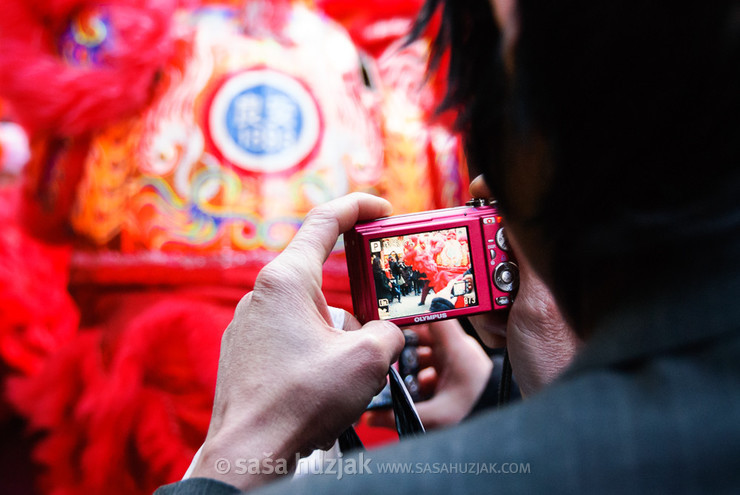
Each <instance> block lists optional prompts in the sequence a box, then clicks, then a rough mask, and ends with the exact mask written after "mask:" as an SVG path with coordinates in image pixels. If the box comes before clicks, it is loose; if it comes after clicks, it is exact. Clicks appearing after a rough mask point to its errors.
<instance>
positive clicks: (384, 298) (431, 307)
mask: <svg viewBox="0 0 740 495" xmlns="http://www.w3.org/2000/svg"><path fill="white" fill-rule="evenodd" d="M370 256H371V258H372V260H371V261H372V267H373V280H374V282H375V294H376V296H377V301H378V316H379V318H380V319H381V320H387V319H389V318H400V317H405V316H414V315H420V314H425V313H437V312H440V311H449V310H451V309H459V308H468V307H471V306H477V305H478V297H477V294H476V291H475V280H474V275H473V266H472V261H471V256H470V246H469V243H468V229H467V227H457V228H452V229H442V230H432V231H429V232H420V233H416V234H409V235H402V236H393V237H382V238H380V239H373V240H371V241H370Z"/></svg>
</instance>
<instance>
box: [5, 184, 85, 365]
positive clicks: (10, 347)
mask: <svg viewBox="0 0 740 495" xmlns="http://www.w3.org/2000/svg"><path fill="white" fill-rule="evenodd" d="M19 195H20V194H19V190H18V189H17V188H9V187H4V188H0V212H2V213H0V358H2V359H3V360H4V361H5V363H6V364H7V365H8V366H9V367H10V368H11V369H13V370H15V371H19V372H22V373H26V374H33V373H35V372H37V371H38V370H39V369H40V367H41V366H42V364H43V362H44V360H45V359H46V357H47V355H48V354H49V353H51V352H53V351H54V350H56V348H57V347H59V346H60V345H61V344H62V343H64V342H66V341H68V340H70V339H71V338H72V336H73V335H74V333H75V332H76V330H77V326H78V321H79V314H78V311H77V308H76V307H75V305H74V302H73V301H72V299H71V297H70V296H69V293H68V292H67V282H68V278H67V277H68V271H69V260H70V254H71V251H70V248H69V247H68V246H52V245H48V244H44V243H42V242H40V241H38V240H36V239H34V238H32V237H31V236H30V235H28V234H27V233H26V232H25V231H24V230H23V229H22V228H21V226H20V225H18V224H17V223H16V222H15V217H14V214H13V213H14V212H15V211H16V210H17V206H18V198H19Z"/></svg>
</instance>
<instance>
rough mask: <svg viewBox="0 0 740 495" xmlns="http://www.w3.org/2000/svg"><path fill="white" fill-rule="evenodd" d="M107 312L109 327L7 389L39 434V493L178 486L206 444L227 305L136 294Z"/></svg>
mask: <svg viewBox="0 0 740 495" xmlns="http://www.w3.org/2000/svg"><path fill="white" fill-rule="evenodd" d="M145 300H148V302H146V303H144V302H143V301H145ZM105 307H106V309H107V312H108V319H107V321H106V322H104V324H99V325H98V328H96V329H88V330H83V331H81V332H80V334H79V336H78V337H77V338H76V339H75V340H74V341H73V342H71V343H70V344H69V345H68V346H66V347H64V348H63V349H61V350H60V351H59V352H58V353H57V354H56V355H54V356H53V357H51V358H50V360H49V362H48V366H47V367H46V368H45V370H44V371H43V373H41V374H39V375H38V376H36V377H33V378H26V379H12V380H9V383H8V392H9V397H10V400H11V402H12V403H13V405H14V406H15V407H16V408H17V409H18V410H20V411H21V412H22V413H23V414H24V415H25V416H26V417H27V418H28V420H29V424H30V425H31V427H32V428H33V429H34V430H42V431H45V432H46V435H45V436H44V437H43V439H42V440H41V441H40V442H39V443H38V445H37V447H36V448H35V450H34V457H35V459H36V461H37V462H39V463H41V464H42V465H43V466H44V467H45V468H46V473H47V474H46V475H45V476H44V478H43V479H42V488H43V491H44V492H45V493H51V494H62V493H64V494H67V493H122V494H123V493H126V494H130V493H151V492H152V491H153V490H154V489H156V487H157V486H160V485H162V484H165V483H169V482H172V481H176V480H177V479H179V478H181V477H182V475H183V474H184V472H185V470H186V469H187V466H188V465H189V463H190V461H191V459H192V457H193V455H194V454H195V451H196V450H197V448H198V447H199V446H200V445H201V443H202V442H203V440H204V439H205V434H206V431H207V428H208V423H209V421H210V417H211V408H212V404H213V391H214V389H215V383H216V371H217V366H218V353H219V348H220V342H221V334H222V332H223V330H224V329H225V328H226V326H227V325H228V322H229V321H230V319H231V317H232V316H233V308H234V302H233V301H228V302H226V301H223V302H222V303H221V302H219V301H214V300H207V299H204V298H203V297H197V296H192V297H191V296H185V295H170V296H157V295H154V294H151V295H147V294H144V293H139V294H134V295H131V296H130V297H125V296H117V297H116V298H114V299H112V300H109V301H108V302H107V303H106V304H105ZM101 309H102V306H101Z"/></svg>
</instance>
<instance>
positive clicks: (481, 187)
mask: <svg viewBox="0 0 740 495" xmlns="http://www.w3.org/2000/svg"><path fill="white" fill-rule="evenodd" d="M468 192H469V193H470V195H471V196H472V197H474V198H490V197H491V190H490V189H488V184H486V180H485V179H484V178H483V176H482V175H479V176H478V177H476V178H475V179H473V180H472V181H471V182H470V186H469V187H468Z"/></svg>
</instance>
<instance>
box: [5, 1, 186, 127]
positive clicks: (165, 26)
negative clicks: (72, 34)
mask: <svg viewBox="0 0 740 495" xmlns="http://www.w3.org/2000/svg"><path fill="white" fill-rule="evenodd" d="M174 8H175V0H98V1H94V0H49V1H47V0H43V1H42V0H34V1H26V0H11V1H7V2H4V3H3V12H2V15H1V16H0V45H2V47H3V49H2V50H0V74H3V77H2V78H0V94H2V95H3V97H5V98H7V101H8V103H9V104H11V105H12V107H13V109H14V110H15V112H16V114H17V116H18V118H19V119H20V121H21V122H22V123H23V124H24V125H25V126H26V127H27V128H29V129H31V130H32V131H35V132H38V131H40V132H51V133H53V134H56V135H60V134H61V135H65V134H67V135H75V134H80V133H83V132H86V131H89V130H91V129H94V128H95V127H98V126H101V125H104V124H107V123H109V122H111V121H112V120H114V119H117V118H120V117H123V116H125V115H130V114H132V113H133V112H135V111H136V110H138V109H140V108H142V107H143V106H144V105H145V104H146V103H147V102H148V101H149V97H150V96H151V91H152V85H153V83H154V81H155V76H156V74H157V71H158V70H159V68H160V67H161V66H162V65H163V64H164V63H165V62H166V61H167V59H168V57H169V55H170V52H171V50H172V40H171V36H170V22H171V18H172V13H173V11H174ZM85 9H88V10H89V9H98V11H99V12H100V13H101V14H102V15H104V16H105V18H106V19H107V22H108V28H109V29H108V32H107V34H105V45H103V46H102V48H101V51H100V60H98V61H97V62H94V63H79V64H77V63H73V62H69V61H66V60H65V59H64V58H63V57H62V55H61V54H60V44H61V42H60V40H61V39H62V38H61V37H62V36H64V33H65V32H67V31H68V30H69V26H70V23H71V21H73V20H74V19H78V18H79V17H80V16H82V15H84V14H85V13H86V12H87V11H86V10H85Z"/></svg>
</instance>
